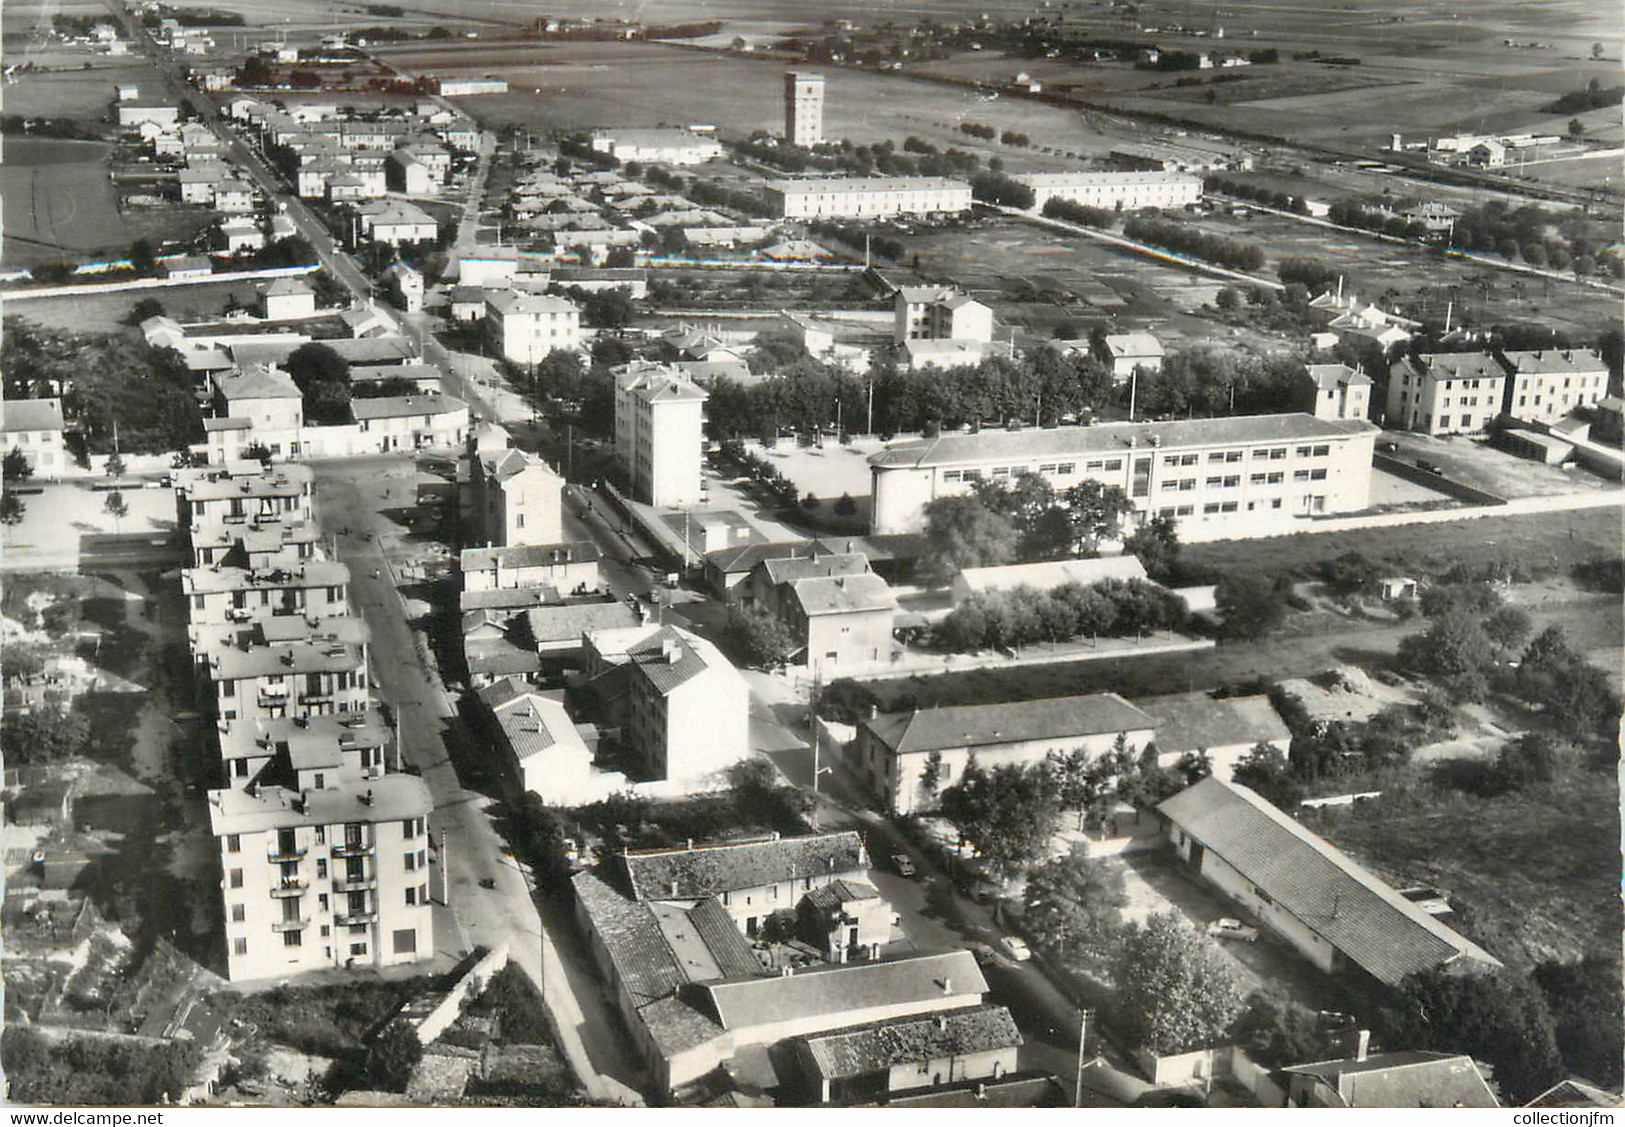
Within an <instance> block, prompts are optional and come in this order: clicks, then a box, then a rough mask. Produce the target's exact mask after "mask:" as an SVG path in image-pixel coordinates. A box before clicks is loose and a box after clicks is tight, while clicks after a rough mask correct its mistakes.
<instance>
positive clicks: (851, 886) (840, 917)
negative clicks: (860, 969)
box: [796, 879, 893, 963]
mask: <svg viewBox="0 0 1625 1127" xmlns="http://www.w3.org/2000/svg"><path fill="white" fill-rule="evenodd" d="M892 918H893V917H892V910H891V905H890V904H889V903H887V902H886V901H885V900H884V899H882V898H881V895H880V893H878V892H876V891H875V889H874V886H873V885H870V884H865V883H864V882H863V881H857V880H844V879H843V880H836V881H831V882H830V883H828V884H823V885H819V886H818V887H817V888H814V889H812V890H811V891H810V892H808V893H807V894H806V895H805V896H803V897H802V898H801V902H800V903H798V904H797V905H796V931H797V934H799V935H800V937H801V939H802V940H803V941H804V942H806V943H807V944H809V945H810V946H812V947H814V948H816V949H817V950H818V952H819V953H820V954H821V955H823V956H824V958H825V959H826V960H827V961H829V962H832V963H847V962H855V961H857V960H860V959H878V958H880V950H881V948H882V947H884V946H886V944H887V943H889V942H891V938H892Z"/></svg>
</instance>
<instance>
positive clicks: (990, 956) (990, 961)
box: [969, 943, 999, 967]
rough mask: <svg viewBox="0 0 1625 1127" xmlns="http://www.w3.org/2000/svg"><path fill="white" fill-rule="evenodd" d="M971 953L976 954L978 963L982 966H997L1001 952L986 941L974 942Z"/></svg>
mask: <svg viewBox="0 0 1625 1127" xmlns="http://www.w3.org/2000/svg"><path fill="white" fill-rule="evenodd" d="M969 950H970V953H971V954H972V955H974V956H976V965H977V966H982V967H990V966H997V965H998V962H999V953H998V952H997V951H995V950H994V949H993V948H992V947H991V946H989V945H988V944H986V943H972V944H971V945H970V948H969Z"/></svg>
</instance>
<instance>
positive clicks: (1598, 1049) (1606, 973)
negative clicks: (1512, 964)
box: [1534, 951, 1625, 1089]
mask: <svg viewBox="0 0 1625 1127" xmlns="http://www.w3.org/2000/svg"><path fill="white" fill-rule="evenodd" d="M1534 979H1535V985H1536V986H1538V987H1540V991H1541V993H1542V994H1544V995H1545V996H1546V1001H1547V1004H1548V1005H1549V1006H1550V1007H1551V1011H1552V1016H1553V1018H1554V1019H1555V1022H1556V1028H1555V1033H1556V1039H1557V1048H1558V1051H1559V1052H1561V1053H1562V1054H1563V1063H1564V1064H1565V1065H1567V1066H1568V1070H1569V1072H1570V1074H1572V1075H1577V1076H1584V1077H1587V1078H1588V1079H1590V1080H1594V1081H1596V1082H1597V1083H1598V1084H1601V1085H1602V1086H1603V1087H1605V1088H1609V1089H1618V1087H1619V1086H1620V1083H1621V1081H1622V1079H1625V1076H1622V1070H1621V1064H1620V1062H1621V1060H1622V1059H1625V1047H1622V1041H1625V1019H1622V1015H1621V1004H1620V1003H1621V995H1620V989H1619V983H1620V959H1619V953H1618V952H1617V951H1593V952H1590V953H1588V954H1587V955H1586V956H1585V957H1584V958H1582V959H1580V960H1579V961H1578V962H1572V963H1562V962H1556V961H1550V962H1544V963H1541V964H1540V965H1539V966H1537V967H1536V968H1535V972H1534Z"/></svg>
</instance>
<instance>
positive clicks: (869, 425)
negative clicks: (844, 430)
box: [863, 372, 875, 434]
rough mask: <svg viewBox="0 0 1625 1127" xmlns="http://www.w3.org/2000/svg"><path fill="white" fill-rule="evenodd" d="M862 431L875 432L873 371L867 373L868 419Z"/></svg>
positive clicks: (866, 432)
mask: <svg viewBox="0 0 1625 1127" xmlns="http://www.w3.org/2000/svg"><path fill="white" fill-rule="evenodd" d="M863 433H864V434H874V433H875V377H874V373H873V372H871V373H870V374H869V416H868V421H867V422H866V423H865V424H864V428H863Z"/></svg>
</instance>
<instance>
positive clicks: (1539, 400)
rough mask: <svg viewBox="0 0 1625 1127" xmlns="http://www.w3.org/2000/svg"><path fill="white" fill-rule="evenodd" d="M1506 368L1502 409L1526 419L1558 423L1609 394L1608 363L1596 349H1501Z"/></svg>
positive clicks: (1503, 363) (1600, 400)
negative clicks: (1510, 350)
mask: <svg viewBox="0 0 1625 1127" xmlns="http://www.w3.org/2000/svg"><path fill="white" fill-rule="evenodd" d="M1501 363H1502V366H1503V367H1505V368H1506V369H1507V388H1506V402H1505V404H1504V405H1503V408H1502V409H1503V410H1504V411H1505V412H1506V413H1507V414H1508V415H1511V416H1512V417H1513V418H1514V419H1519V420H1522V421H1524V422H1539V423H1555V422H1557V421H1558V420H1559V419H1561V418H1563V417H1564V416H1565V415H1567V414H1569V412H1571V411H1573V410H1575V409H1576V408H1578V407H1595V406H1596V405H1597V404H1598V403H1600V402H1602V400H1603V398H1604V397H1605V396H1607V394H1608V363H1607V361H1605V360H1604V359H1603V358H1602V354H1601V353H1600V352H1598V351H1597V350H1596V349H1593V348H1561V349H1560V348H1543V349H1533V350H1528V351H1523V352H1502V353H1501Z"/></svg>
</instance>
